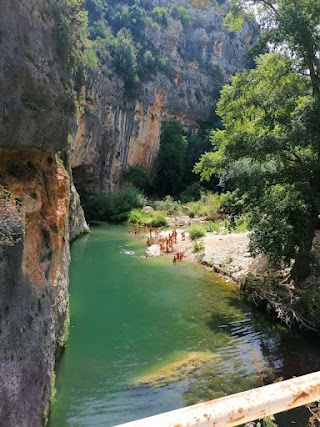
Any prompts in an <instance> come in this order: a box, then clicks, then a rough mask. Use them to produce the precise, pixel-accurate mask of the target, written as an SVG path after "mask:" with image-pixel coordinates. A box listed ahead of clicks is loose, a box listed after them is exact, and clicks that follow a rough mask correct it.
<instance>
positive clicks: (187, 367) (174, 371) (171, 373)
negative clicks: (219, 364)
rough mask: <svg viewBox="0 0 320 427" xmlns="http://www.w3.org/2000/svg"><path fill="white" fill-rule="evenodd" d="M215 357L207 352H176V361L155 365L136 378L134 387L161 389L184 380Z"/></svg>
mask: <svg viewBox="0 0 320 427" xmlns="http://www.w3.org/2000/svg"><path fill="white" fill-rule="evenodd" d="M216 357H217V356H216V355H215V354H213V353H209V352H204V351H203V352H196V351H193V352H178V353H177V354H176V360H174V361H170V362H169V363H167V364H165V365H164V364H161V365H156V366H155V367H154V368H153V369H152V370H150V371H149V372H148V373H146V374H143V375H141V376H139V377H137V378H136V379H135V380H134V385H136V386H137V385H148V386H152V387H163V386H166V385H168V384H172V383H175V382H178V381H183V380H185V379H186V378H187V377H188V376H189V375H190V374H192V373H194V372H195V371H197V370H198V369H200V368H201V367H203V365H204V364H206V363H208V362H210V361H212V360H214V359H215V358H216Z"/></svg>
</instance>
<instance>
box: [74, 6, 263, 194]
mask: <svg viewBox="0 0 320 427" xmlns="http://www.w3.org/2000/svg"><path fill="white" fill-rule="evenodd" d="M173 3H175V4H181V5H184V6H185V7H186V8H187V9H188V13H189V16H190V22H189V25H188V26H185V27H184V26H183V25H182V23H181V22H180V21H179V20H175V19H173V18H172V17H171V18H170V23H169V26H168V27H167V28H163V27H159V26H153V25H149V24H147V25H146V28H145V30H144V38H143V40H144V42H145V43H150V44H151V45H153V47H154V49H155V50H156V51H157V52H158V55H160V56H161V57H163V58H166V59H167V60H168V69H167V72H166V73H164V72H161V73H160V72H158V73H156V74H154V75H151V76H149V78H148V79H147V80H145V81H143V82H142V83H141V86H140V89H139V92H138V94H137V96H136V99H128V97H127V96H126V94H125V91H124V84H123V81H122V80H121V79H120V78H119V77H118V76H117V75H116V74H115V72H114V70H113V71H112V63H110V64H109V65H107V67H108V75H107V74H106V73H104V72H103V71H101V70H98V71H96V72H94V73H93V74H92V75H91V78H90V79H89V81H88V83H87V87H86V88H85V100H86V109H85V110H86V114H85V115H83V117H81V118H80V119H79V123H78V129H77V132H75V144H74V148H73V154H72V167H73V170H74V178H75V183H76V187H77V189H78V191H79V192H80V194H81V195H90V194H94V193H98V192H101V191H113V190H114V189H117V188H118V187H119V185H120V184H121V177H122V174H123V173H124V172H125V171H126V170H127V169H128V167H129V166H131V165H137V166H141V167H142V168H143V169H144V170H145V171H146V172H148V173H149V174H150V173H152V170H153V166H154V160H155V158H156V155H157V153H158V149H159V136H160V128H161V122H162V121H163V120H168V119H170V118H172V119H176V120H178V121H179V122H181V124H182V125H183V126H184V127H185V128H187V129H188V130H190V131H194V130H195V129H196V128H197V121H203V122H208V121H210V111H211V110H212V107H213V104H214V101H215V100H216V99H217V96H218V93H219V90H220V89H221V87H222V84H223V82H224V81H227V80H228V78H229V76H230V75H231V74H233V73H235V72H236V71H238V70H241V69H243V68H244V66H245V61H246V53H247V50H248V48H249V47H250V46H251V44H252V43H253V42H254V41H255V39H256V37H257V29H256V28H255V27H254V25H251V24H247V23H246V24H245V25H244V26H243V28H242V30H241V32H240V33H232V32H230V31H228V29H227V28H225V27H224V26H223V19H224V14H225V13H222V12H221V10H219V8H218V7H217V6H214V7H208V8H206V9H204V10H201V9H198V8H197V6H196V5H195V2H192V1H190V0H178V1H175V2H173V1H172V0H162V1H157V0H148V1H142V2H141V6H143V5H144V6H143V7H145V8H146V10H150V9H151V10H152V8H153V7H154V6H165V7H169V6H170V5H172V4H173ZM226 4H227V2H226ZM226 7H227V6H226ZM210 67H211V68H210Z"/></svg>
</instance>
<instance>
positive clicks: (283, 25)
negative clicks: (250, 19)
mask: <svg viewBox="0 0 320 427" xmlns="http://www.w3.org/2000/svg"><path fill="white" fill-rule="evenodd" d="M232 3H233V8H232V10H231V12H230V13H229V14H228V15H227V17H226V23H227V24H229V25H232V24H233V27H234V29H239V28H240V26H241V24H242V22H243V20H244V17H245V16H246V15H245V14H246V12H248V11H249V12H250V10H251V16H252V10H253V7H254V10H255V11H256V13H257V14H258V15H259V20H260V23H261V24H260V27H261V34H262V39H263V40H264V41H265V42H266V43H267V42H271V43H273V44H275V45H276V46H279V45H280V46H281V48H282V49H287V51H288V52H289V54H290V55H291V56H294V58H295V60H296V64H297V66H300V70H301V71H302V72H305V71H307V72H308V75H309V78H310V80H311V84H312V90H313V94H314V95H315V96H317V97H318V98H319V93H320V72H319V66H320V64H319V50H320V31H319V25H320V2H319V1H315V0H233V2H232ZM319 138H320V136H319Z"/></svg>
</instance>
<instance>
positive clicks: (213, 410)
mask: <svg viewBox="0 0 320 427" xmlns="http://www.w3.org/2000/svg"><path fill="white" fill-rule="evenodd" d="M316 400H320V372H315V373H313V374H308V375H304V376H301V377H297V378H292V379H290V380H286V381H281V382H278V383H275V384H270V385H267V386H264V387H260V388H256V389H253V390H248V391H244V392H242V393H238V394H233V395H231V396H226V397H222V398H220V399H216V400H210V401H209V402H205V403H199V404H197V405H193V406H188V407H186V408H181V409H177V410H175V411H171V412H166V413H164V414H159V415H155V416H153V417H149V418H144V419H141V420H137V421H132V422H130V423H126V424H121V425H119V426H118V427H209V426H210V427H227V426H228V427H229V426H239V425H240V424H244V423H246V422H249V421H253V420H257V419H261V418H264V417H266V416H268V415H273V414H277V413H279V412H283V411H287V410H289V409H293V408H296V407H298V406H302V405H306V404H308V403H311V402H314V401H316Z"/></svg>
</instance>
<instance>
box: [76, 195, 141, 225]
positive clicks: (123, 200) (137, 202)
mask: <svg viewBox="0 0 320 427" xmlns="http://www.w3.org/2000/svg"><path fill="white" fill-rule="evenodd" d="M143 203H144V197H143V195H142V194H141V193H140V192H139V190H137V189H136V188H135V187H128V188H126V189H124V190H121V191H119V192H118V193H115V194H106V193H101V194H97V195H96V196H93V197H90V198H88V199H86V200H84V203H83V209H84V212H85V215H86V218H87V220H88V221H115V222H122V221H126V220H127V219H128V217H129V214H130V211H131V209H134V208H138V207H141V206H143Z"/></svg>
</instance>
